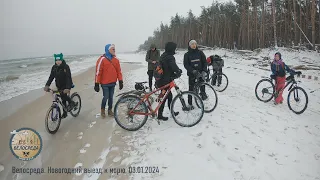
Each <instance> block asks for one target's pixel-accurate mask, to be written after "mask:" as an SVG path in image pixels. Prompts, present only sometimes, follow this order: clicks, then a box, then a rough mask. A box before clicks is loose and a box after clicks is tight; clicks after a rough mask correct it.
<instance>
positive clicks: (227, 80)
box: [211, 73, 229, 92]
mask: <svg viewBox="0 0 320 180" xmlns="http://www.w3.org/2000/svg"><path fill="white" fill-rule="evenodd" d="M218 75H221V76H223V77H225V78H226V80H225V81H226V82H227V84H226V86H225V87H224V88H223V89H222V90H218V89H216V88H215V90H216V91H218V92H223V91H225V90H226V89H227V87H228V85H229V79H228V76H227V75H225V74H224V73H222V74H220V73H219V74H215V75H214V74H213V75H212V77H211V85H212V86H213V87H215V85H213V84H214V82H213V79H215V78H216V76H218ZM213 76H215V77H213ZM217 79H218V77H217V78H216V81H218V80H217Z"/></svg>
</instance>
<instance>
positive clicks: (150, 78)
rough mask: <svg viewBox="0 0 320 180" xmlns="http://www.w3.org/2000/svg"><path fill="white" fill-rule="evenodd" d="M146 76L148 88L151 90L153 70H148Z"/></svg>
mask: <svg viewBox="0 0 320 180" xmlns="http://www.w3.org/2000/svg"><path fill="white" fill-rule="evenodd" d="M147 74H148V76H149V88H150V90H152V79H153V70H148V72H147Z"/></svg>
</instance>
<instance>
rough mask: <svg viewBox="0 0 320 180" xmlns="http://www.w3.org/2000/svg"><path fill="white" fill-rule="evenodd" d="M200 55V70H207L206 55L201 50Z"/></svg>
mask: <svg viewBox="0 0 320 180" xmlns="http://www.w3.org/2000/svg"><path fill="white" fill-rule="evenodd" d="M200 55H201V59H200V61H201V64H202V71H205V72H207V70H208V63H207V59H206V55H205V54H204V53H203V51H200Z"/></svg>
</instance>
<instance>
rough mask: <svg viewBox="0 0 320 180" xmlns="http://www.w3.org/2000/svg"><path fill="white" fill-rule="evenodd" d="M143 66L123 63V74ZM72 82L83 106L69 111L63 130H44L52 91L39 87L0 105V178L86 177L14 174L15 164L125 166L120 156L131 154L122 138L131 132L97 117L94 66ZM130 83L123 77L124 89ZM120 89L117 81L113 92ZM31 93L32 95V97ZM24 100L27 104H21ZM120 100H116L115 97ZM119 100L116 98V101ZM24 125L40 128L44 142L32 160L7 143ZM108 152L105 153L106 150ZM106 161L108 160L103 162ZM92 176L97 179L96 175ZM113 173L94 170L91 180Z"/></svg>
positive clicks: (33, 179) (100, 94) (103, 177)
mask: <svg viewBox="0 0 320 180" xmlns="http://www.w3.org/2000/svg"><path fill="white" fill-rule="evenodd" d="M137 68H139V66H138V65H130V64H122V71H123V74H124V77H126V72H129V70H132V69H137ZM73 81H74V83H75V85H76V87H75V88H74V89H72V91H73V92H78V93H79V94H80V96H81V99H82V109H81V112H80V115H79V116H78V117H76V118H74V117H72V116H71V115H70V114H69V116H68V117H67V118H66V119H63V120H62V123H61V125H60V128H59V131H58V132H57V133H56V134H54V135H51V134H49V133H48V132H47V131H46V130H45V121H44V119H45V115H46V112H47V110H48V108H49V107H50V105H51V103H52V101H51V100H52V99H51V95H50V94H49V93H45V92H43V91H41V90H35V91H33V92H30V93H28V94H25V95H22V96H20V97H17V98H14V99H11V100H8V101H6V103H5V104H4V103H1V106H0V107H1V110H0V112H1V114H2V116H1V120H0V142H1V147H0V155H1V156H0V164H3V165H4V170H3V171H2V172H0V179H1V180H2V179H3V180H4V179H10V180H11V179H24V180H27V179H30V180H36V179H46V180H50V179H52V180H53V179H54V180H58V179H61V180H68V179H82V178H83V176H84V174H82V175H80V176H77V175H75V174H71V175H70V174H48V173H44V174H41V175H26V174H20V175H18V174H13V173H12V167H16V168H18V167H24V168H26V167H30V168H41V167H42V168H44V169H45V172H46V171H47V168H48V167H55V168H63V167H65V168H73V167H75V165H76V164H78V163H82V166H83V167H86V168H90V167H92V166H93V164H95V163H96V164H97V163H99V162H100V163H101V164H102V165H103V167H104V168H107V167H112V168H117V167H125V166H126V165H125V163H123V164H121V162H122V160H124V159H125V158H126V157H128V156H129V154H128V153H127V152H128V151H129V150H130V147H129V146H128V145H127V144H126V141H125V140H124V138H128V137H130V132H127V131H125V130H122V129H121V128H120V127H119V126H118V125H116V122H115V121H114V119H113V118H111V117H107V118H105V119H101V117H98V118H96V115H97V114H98V113H100V103H101V98H102V92H101V91H100V92H99V93H96V92H95V91H94V90H93V84H94V68H90V69H89V70H87V71H85V72H83V73H81V74H79V75H77V76H75V77H74V78H73ZM131 88H132V87H128V86H126V79H125V78H124V89H123V90H122V91H121V92H123V91H126V90H129V89H131ZM117 93H119V88H118V85H117V87H116V92H115V94H117ZM28 97H29V98H28ZM22 101H23V103H21V102H22ZM115 101H116V99H115ZM114 104H115V102H114ZM22 127H29V128H33V129H35V130H36V131H38V132H39V133H40V135H41V137H42V140H43V149H42V152H41V154H40V155H39V156H38V157H37V158H36V159H34V160H31V161H25V162H24V161H20V160H18V159H16V158H15V157H14V156H13V155H12V153H11V151H10V148H9V147H8V144H9V139H10V132H11V131H12V130H14V129H19V128H22ZM104 151H105V152H106V153H104V154H101V153H102V152H104ZM103 161H106V162H103ZM93 176H94V177H93ZM110 176H111V175H110V174H109V173H105V174H101V175H100V176H99V175H98V174H93V175H92V176H91V178H92V179H97V178H99V179H109V177H110ZM115 178H116V179H128V175H127V174H119V175H117V176H115Z"/></svg>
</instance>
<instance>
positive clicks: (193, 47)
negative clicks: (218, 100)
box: [183, 40, 208, 105]
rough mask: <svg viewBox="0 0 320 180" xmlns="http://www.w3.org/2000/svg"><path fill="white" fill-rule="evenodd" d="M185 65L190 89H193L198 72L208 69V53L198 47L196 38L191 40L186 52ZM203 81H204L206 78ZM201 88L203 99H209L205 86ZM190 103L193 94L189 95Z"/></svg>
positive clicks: (190, 103)
mask: <svg viewBox="0 0 320 180" xmlns="http://www.w3.org/2000/svg"><path fill="white" fill-rule="evenodd" d="M183 65H184V67H185V68H186V70H187V75H188V76H189V91H193V88H194V85H195V80H196V76H197V74H199V73H206V72H207V70H208V65H207V60H206V55H205V54H204V53H203V52H202V51H201V50H199V49H198V47H197V42H196V41H195V40H190V41H189V46H188V52H186V53H185V54H184V58H183ZM202 81H204V79H203V80H202ZM200 90H201V93H200V96H201V98H202V99H203V100H205V99H207V98H208V96H207V95H206V93H205V90H204V87H201V89H200ZM188 103H189V105H192V97H191V96H188Z"/></svg>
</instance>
